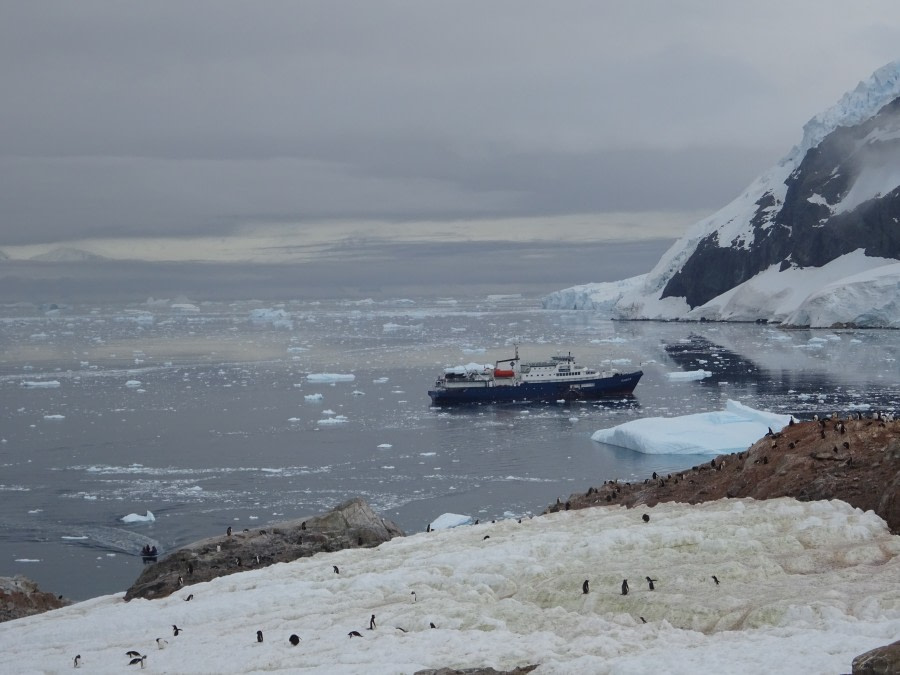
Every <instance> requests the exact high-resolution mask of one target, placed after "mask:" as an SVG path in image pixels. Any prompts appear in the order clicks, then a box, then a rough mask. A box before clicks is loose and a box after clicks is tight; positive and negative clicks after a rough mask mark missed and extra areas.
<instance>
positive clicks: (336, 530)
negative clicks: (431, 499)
mask: <svg viewBox="0 0 900 675" xmlns="http://www.w3.org/2000/svg"><path fill="white" fill-rule="evenodd" d="M402 536H403V531H402V530H401V529H400V528H399V527H397V525H395V524H394V523H393V522H391V521H389V520H385V519H384V518H381V517H379V516H378V515H376V514H375V512H374V511H372V509H371V508H370V507H369V505H368V504H366V503H365V502H364V501H363V500H362V499H360V498H356V499H350V500H348V501H346V502H344V503H342V504H340V505H338V506H337V507H335V508H334V509H333V510H332V511H329V512H328V513H325V514H323V515H320V516H313V517H311V518H306V519H297V520H291V521H287V522H283V523H275V524H272V525H267V526H265V527H263V528H258V529H253V530H244V531H243V532H233V533H232V534H230V535H229V534H226V535H223V536H220V537H211V538H209V539H202V540H200V541H197V542H194V543H193V544H189V545H188V546H185V547H184V548H180V549H178V550H177V551H173V552H172V553H171V554H169V555H167V556H166V557H165V558H163V559H162V560H160V561H159V562H157V563H154V564H152V565H149V566H148V567H146V568H145V569H144V571H143V572H142V573H141V575H140V576H139V577H138V579H137V581H135V582H134V584H132V586H131V588H129V589H128V590H127V591H126V592H125V599H126V600H131V599H133V598H147V599H150V598H163V597H166V596H168V595H171V594H172V593H174V592H175V591H177V590H179V589H181V588H183V587H186V586H189V585H191V584H196V583H200V582H202V581H209V580H210V579H215V578H216V577H221V576H225V575H228V574H234V573H235V572H245V571H247V570H250V569H256V568H260V567H267V566H269V565H272V564H274V563H279V562H290V561H292V560H296V559H297V558H306V557H309V556H312V555H315V554H316V553H322V552H326V551H339V550H341V549H345V548H372V547H375V546H378V545H379V544H381V543H382V542H385V541H388V540H389V539H393V538H394V537H402ZM187 593H188V592H185V595H187Z"/></svg>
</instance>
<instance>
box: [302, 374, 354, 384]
mask: <svg viewBox="0 0 900 675" xmlns="http://www.w3.org/2000/svg"><path fill="white" fill-rule="evenodd" d="M306 379H307V380H308V381H309V382H353V380H355V379H356V375H352V374H344V373H310V374H309V375H307V376H306Z"/></svg>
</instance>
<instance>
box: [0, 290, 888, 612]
mask: <svg viewBox="0 0 900 675" xmlns="http://www.w3.org/2000/svg"><path fill="white" fill-rule="evenodd" d="M429 290H430V292H429V293H428V294H421V295H416V294H408V295H403V296H399V295H398V296H392V295H391V294H390V293H389V292H388V293H383V294H381V295H380V296H379V297H377V298H364V297H354V298H343V299H342V298H330V299H326V298H322V299H295V300H289V301H283V302H275V301H273V300H240V301H227V300H215V301H207V302H199V301H198V302H192V303H191V304H188V303H180V304H181V305H182V306H180V307H179V306H178V305H179V303H172V302H159V303H154V302H146V301H144V302H123V301H102V300H101V301H95V302H88V303H85V304H76V303H72V304H64V305H62V306H59V307H52V306H51V307H48V306H44V307H38V306H35V305H24V304H9V305H5V306H3V307H2V308H0V354H2V359H0V415H2V418H0V419H2V426H0V472H2V473H0V496H2V499H0V576H9V575H14V574H25V575H26V576H29V577H31V578H33V579H35V580H37V581H38V582H39V583H40V584H41V586H42V587H43V588H45V589H47V590H51V591H53V592H56V593H60V594H63V595H66V596H67V597H71V598H74V599H84V598H88V597H93V596H96V595H99V594H105V593H112V592H117V591H122V590H124V589H125V588H127V587H128V586H129V585H130V584H131V583H132V582H133V581H134V579H135V578H136V577H137V575H138V574H139V573H140V571H141V559H140V557H139V556H138V553H139V551H140V548H141V547H142V546H143V545H144V543H153V544H155V545H157V546H158V547H159V549H160V551H161V552H162V553H163V554H164V553H165V552H166V551H171V550H173V549H175V548H177V547H179V546H181V545H184V544H187V543H189V542H191V541H194V540H196V539H200V538H203V537H207V536H212V535H216V534H218V533H224V532H225V529H226V528H227V527H228V526H232V527H233V528H234V529H236V530H240V529H243V528H255V527H263V526H264V525H265V524H267V523H269V522H273V521H278V520H286V519H291V518H297V517H302V516H307V515H312V514H317V513H321V512H322V511H324V510H327V509H328V508H331V507H332V506H334V505H336V504H338V503H339V502H341V501H343V500H345V499H347V498H349V497H353V496H361V497H363V498H364V499H366V500H367V501H368V502H369V503H370V504H371V505H372V507H373V508H374V509H375V510H376V511H377V512H379V513H381V514H383V515H385V516H386V517H388V518H391V519H393V520H395V521H396V522H397V523H398V524H399V525H400V526H401V527H402V528H404V529H405V530H406V531H408V532H414V531H420V530H424V529H425V527H426V525H427V524H428V523H429V522H430V521H431V520H433V519H434V518H436V517H437V516H439V515H441V514H442V513H445V512H453V513H460V514H467V515H471V516H472V517H475V518H480V519H482V520H486V519H498V518H504V517H513V516H515V517H519V516H523V515H528V514H537V513H540V512H541V511H542V510H543V509H544V508H545V507H546V506H547V505H549V504H550V503H552V502H554V501H555V500H556V499H557V498H558V497H559V498H562V499H565V498H566V497H567V496H568V495H569V494H571V493H572V492H576V491H577V492H582V491H585V490H586V489H587V488H588V487H589V486H591V485H598V484H600V483H602V482H603V481H604V480H610V479H619V480H636V479H643V478H644V477H646V476H648V475H650V474H651V473H652V472H653V471H657V472H659V473H668V472H671V471H675V470H679V469H682V468H686V467H689V466H692V465H694V464H697V463H698V462H700V461H703V458H702V457H697V456H668V455H644V454H640V453H635V452H632V451H627V450H623V449H621V448H616V447H612V446H604V445H601V444H598V443H595V442H593V441H592V440H591V439H590V436H591V434H592V433H593V432H594V431H595V430H597V429H600V428H606V427H609V426H613V425H615V424H619V423H622V422H625V421H628V420H632V419H636V418H639V417H647V416H672V415H681V414H689V413H695V412H705V411H709V410H717V409H722V408H723V407H724V405H725V402H726V401H727V400H728V399H734V400H738V401H740V402H742V403H744V404H746V405H749V406H751V407H755V408H761V409H766V410H772V411H776V412H782V413H793V414H796V415H799V416H801V417H803V416H807V417H808V416H812V414H814V413H822V412H825V413H830V412H831V411H833V410H838V411H849V410H859V411H874V410H894V411H897V410H898V409H900V367H898V361H897V359H898V357H900V340H898V339H897V334H896V331H877V330H868V331H854V330H841V331H790V332H788V331H782V330H779V329H778V328H776V327H770V326H760V325H754V324H738V325H727V324H687V323H655V322H610V321H606V320H602V319H600V318H598V317H597V316H595V315H594V314H593V313H591V312H558V311H545V310H541V309H540V302H539V295H538V294H537V293H534V292H526V293H492V292H490V290H491V289H490V287H489V286H482V287H479V288H478V289H472V290H471V292H467V293H463V294H456V295H440V294H437V293H435V292H434V289H433V288H430V289H429ZM550 290H552V289H550ZM260 310H261V311H260ZM514 345H518V348H519V353H520V355H521V357H522V358H523V359H526V360H529V359H535V360H536V359H543V358H546V357H548V356H550V355H552V354H555V353H557V352H563V353H565V352H569V351H571V352H572V353H573V354H574V355H575V356H576V357H577V358H578V361H579V362H580V363H584V364H586V365H594V366H603V367H605V368H609V367H615V368H618V369H620V370H623V371H625V370H631V369H638V368H640V369H642V370H643V371H644V377H643V379H642V381H641V383H640V384H639V385H638V388H637V390H636V392H635V395H634V396H632V397H616V398H613V399H610V400H606V401H600V402H582V403H566V404H561V403H549V404H535V405H500V406H474V407H462V408H436V407H432V406H431V405H430V400H429V398H428V396H427V394H426V391H427V389H428V388H429V387H430V386H431V385H432V383H433V381H434V379H435V377H436V376H437V375H438V374H439V372H440V371H441V370H442V369H443V368H444V367H446V366H452V365H459V364H464V363H469V362H476V363H493V361H494V360H496V359H501V358H508V357H510V356H512V354H513V350H514V348H515V347H514ZM697 369H703V370H707V371H710V372H711V373H712V375H711V376H710V377H708V378H705V379H703V380H695V381H674V380H670V379H669V377H668V375H667V374H668V373H672V372H677V371H692V370H697ZM316 375H319V376H323V377H320V378H317V377H315V376H316ZM311 376H312V377H311ZM334 376H338V377H334ZM317 379H324V380H325V381H317ZM48 383H49V384H48ZM56 383H58V384H56ZM148 512H150V513H152V517H153V519H152V520H151V519H150V518H149V516H148V515H147V514H148ZM130 514H136V515H138V516H143V517H144V518H145V519H144V520H137V521H136V522H125V521H123V518H125V517H126V516H129V515H130Z"/></svg>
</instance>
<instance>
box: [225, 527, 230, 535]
mask: <svg viewBox="0 0 900 675" xmlns="http://www.w3.org/2000/svg"><path fill="white" fill-rule="evenodd" d="M225 536H228V537H230V536H231V525H229V526H228V529H227V530H225Z"/></svg>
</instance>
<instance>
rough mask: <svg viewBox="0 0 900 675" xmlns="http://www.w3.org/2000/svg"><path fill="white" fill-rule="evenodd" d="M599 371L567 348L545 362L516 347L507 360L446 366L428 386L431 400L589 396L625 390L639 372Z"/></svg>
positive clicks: (497, 400)
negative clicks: (525, 355)
mask: <svg viewBox="0 0 900 675" xmlns="http://www.w3.org/2000/svg"><path fill="white" fill-rule="evenodd" d="M643 374H644V373H643V371H641V370H637V371H634V372H632V373H619V372H616V371H612V372H601V371H598V370H595V369H594V368H589V367H586V366H580V365H577V364H576V363H575V357H574V356H572V353H571V352H569V353H568V354H567V355H566V356H552V357H550V360H549V361H521V360H520V359H519V349H518V347H516V355H515V356H514V357H513V358H511V359H500V360H498V361H496V362H495V363H494V366H493V368H492V367H491V366H490V365H487V366H479V367H478V368H471V367H468V366H457V367H455V368H447V369H445V370H444V374H443V375H441V376H440V377H438V378H437V380H436V381H435V383H434V388H433V389H431V390H429V391H428V395H429V396H430V397H431V402H432V404H434V405H442V404H448V403H512V402H522V403H524V402H529V401H556V400H566V401H572V400H590V399H599V398H603V397H605V396H612V395H619V394H631V393H632V392H633V391H634V388H635V387H636V386H637V383H638V381H639V380H640V379H641V376H642V375H643Z"/></svg>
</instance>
